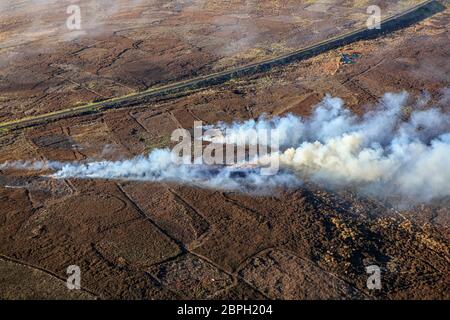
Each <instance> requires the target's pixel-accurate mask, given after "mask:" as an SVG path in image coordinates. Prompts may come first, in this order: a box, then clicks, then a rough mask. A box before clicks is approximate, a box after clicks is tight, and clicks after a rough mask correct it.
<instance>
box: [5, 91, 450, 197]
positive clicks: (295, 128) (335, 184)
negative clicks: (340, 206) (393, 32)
mask: <svg viewBox="0 0 450 320" xmlns="http://www.w3.org/2000/svg"><path fill="white" fill-rule="evenodd" d="M410 100H411V99H410V98H409V96H408V94H407V93H405V92H402V93H398V94H392V93H388V94H385V95H384V97H383V98H382V99H381V101H380V103H379V104H378V106H376V108H375V109H374V110H373V111H371V112H368V113H366V114H365V115H363V116H357V115H355V114H354V113H352V112H351V111H350V110H348V109H346V108H345V107H344V102H343V101H342V100H341V99H339V98H333V97H330V96H327V97H326V98H325V99H324V100H323V101H322V102H321V103H320V104H319V105H318V106H316V108H315V109H314V112H313V114H312V115H311V116H310V117H308V118H301V117H299V116H295V115H292V114H290V115H286V116H283V117H276V118H271V119H269V118H267V117H261V118H260V119H259V120H249V121H245V122H235V123H232V124H225V123H219V124H217V125H216V126H212V127H209V128H208V129H217V130H220V131H221V132H222V133H223V134H222V135H221V136H218V137H211V136H209V137H204V138H205V140H207V141H212V142H214V143H223V144H230V143H236V141H240V142H241V143H244V144H246V145H248V144H249V143H250V144H253V143H257V142H259V143H260V142H264V141H266V140H265V139H266V134H267V130H269V132H270V133H271V137H276V138H277V140H278V141H279V144H280V150H279V151H275V152H272V153H269V154H268V155H264V156H260V157H258V156H257V157H255V158H253V159H251V160H250V163H248V162H247V163H238V164H237V165H235V166H207V165H194V164H185V163H183V162H179V161H178V162H177V161H175V159H174V158H173V157H174V155H173V153H172V152H170V151H169V150H168V149H158V150H154V151H153V152H152V153H150V154H149V155H147V156H138V157H136V158H133V159H130V160H123V161H97V162H90V163H84V164H83V163H58V162H51V163H45V164H43V163H38V164H36V163H20V166H21V167H22V168H23V167H28V168H32V169H36V168H38V167H39V166H42V167H47V168H51V169H53V170H55V173H54V174H53V177H55V178H69V177H76V178H94V179H97V178H99V179H125V180H146V181H169V182H178V183H185V184H192V185H196V186H201V187H208V188H216V189H231V190H242V191H249V190H250V191H253V190H270V189H273V188H276V187H284V188H286V187H296V186H299V185H300V184H301V181H313V182H316V183H320V184H322V185H326V186H328V187H330V188H347V187H349V188H356V189H357V190H360V191H361V192H363V193H365V194H371V195H375V196H379V197H382V198H385V197H386V196H394V197H402V198H403V199H413V200H414V201H429V200H431V199H433V198H438V197H446V196H450V114H449V113H448V112H444V111H442V110H441V109H438V108H428V109H424V104H425V102H424V99H419V101H418V102H416V103H411V102H410ZM439 105H442V100H441V102H440V103H439ZM414 110H416V111H414ZM255 132H256V133H257V134H256V135H255V134H254V133H255ZM259 132H261V139H260V140H258V139H255V136H256V137H258V134H259ZM249 137H251V138H250V139H249ZM267 158H269V159H270V160H276V161H278V162H279V165H280V170H279V171H278V173H276V174H275V175H271V176H270V175H269V176H265V175H262V174H261V172H260V169H261V166H262V164H267V163H270V161H268V160H267ZM11 166H12V167H14V166H15V164H14V163H9V164H5V165H3V167H4V168H5V167H11ZM16 167H17V166H16ZM0 169H1V166H0Z"/></svg>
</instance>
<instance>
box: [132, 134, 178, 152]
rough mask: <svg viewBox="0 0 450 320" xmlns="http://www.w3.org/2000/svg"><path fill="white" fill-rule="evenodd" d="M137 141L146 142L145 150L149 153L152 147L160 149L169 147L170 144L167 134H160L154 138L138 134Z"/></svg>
mask: <svg viewBox="0 0 450 320" xmlns="http://www.w3.org/2000/svg"><path fill="white" fill-rule="evenodd" d="M139 141H141V142H143V143H145V144H146V148H145V152H146V153H150V152H152V151H153V150H154V149H162V148H166V147H169V146H170V144H171V141H170V137H169V136H161V137H156V138H148V137H145V136H144V135H142V134H141V135H139Z"/></svg>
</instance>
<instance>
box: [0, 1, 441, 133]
mask: <svg viewBox="0 0 450 320" xmlns="http://www.w3.org/2000/svg"><path fill="white" fill-rule="evenodd" d="M445 9H446V7H445V6H444V5H442V4H441V3H440V2H439V1H436V0H428V1H422V2H421V3H420V4H418V5H416V6H414V7H411V8H409V9H408V10H406V11H403V12H401V13H399V14H396V15H393V16H390V17H387V18H385V19H383V20H382V21H381V28H380V29H368V28H366V27H364V28H359V29H356V30H354V31H352V32H348V33H345V34H342V35H339V36H337V37H333V38H330V39H327V40H325V41H322V42H319V43H316V44H313V45H311V46H309V47H306V48H302V49H299V50H296V51H293V52H290V53H287V54H284V55H281V56H278V57H275V58H272V59H267V60H263V61H260V62H257V63H252V64H248V65H245V66H242V67H238V68H234V69H231V70H226V71H222V72H218V73H213V74H209V75H205V76H200V77H196V78H193V79H189V80H185V81H180V82H176V83H172V84H169V85H165V86H161V87H156V88H151V89H149V90H146V91H142V92H138V93H133V94H129V95H126V96H121V97H117V98H112V99H108V100H104V101H100V102H95V103H89V104H86V105H83V106H78V107H73V108H68V109H63V110H59V111H55V112H52V113H46V114H42V115H37V116H33V117H28V118H22V119H17V120H13V121H9V122H4V123H0V132H5V131H9V130H16V129H21V128H25V127H30V126H35V125H39V124H43V123H47V122H49V121H53V120H57V119H62V118H67V117H74V116H79V115H83V114H88V113H97V112H101V111H104V110H107V109H112V108H120V107H125V106H130V105H134V104H136V103H141V102H144V101H146V100H148V99H152V98H155V97H162V96H167V95H170V94H174V93H178V92H182V91H185V90H192V89H199V88H206V87H209V86H212V85H216V84H220V83H224V82H226V81H228V80H230V79H233V78H237V77H242V76H245V75H250V74H255V73H260V72H264V71H267V70H269V69H271V68H273V67H275V66H280V65H284V64H288V63H291V62H293V61H299V60H303V59H307V58H310V57H313V56H315V55H318V54H321V53H323V52H326V51H329V50H331V49H335V48H337V47H340V46H343V45H347V44H349V43H352V42H355V41H358V40H362V39H371V38H375V37H378V36H380V35H382V34H386V33H388V32H392V31H395V30H398V29H401V28H404V27H407V26H409V25H411V24H414V23H416V22H418V21H421V20H423V19H425V18H428V17H430V16H432V15H433V14H435V13H437V12H441V11H443V10H445Z"/></svg>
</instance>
